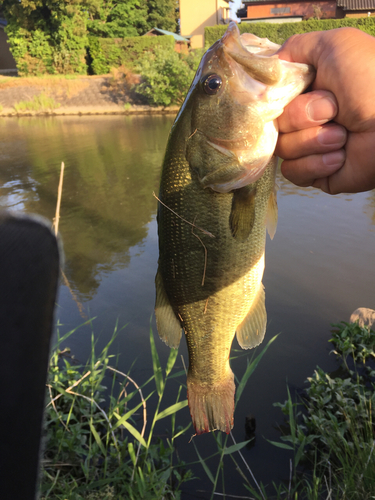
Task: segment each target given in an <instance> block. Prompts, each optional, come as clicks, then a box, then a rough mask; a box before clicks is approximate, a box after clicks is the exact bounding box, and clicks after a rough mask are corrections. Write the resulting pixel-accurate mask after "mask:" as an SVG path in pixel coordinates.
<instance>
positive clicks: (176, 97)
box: [136, 48, 202, 106]
mask: <svg viewBox="0 0 375 500" xmlns="http://www.w3.org/2000/svg"><path fill="white" fill-rule="evenodd" d="M201 57H202V51H200V50H199V51H191V52H190V53H189V54H188V55H185V54H178V53H177V52H175V51H173V50H165V49H164V50H163V49H162V48H160V49H159V50H157V51H155V53H150V52H149V53H145V54H144V56H143V58H142V59H141V60H140V63H139V65H138V67H136V71H138V72H139V73H140V74H141V76H142V83H141V84H140V85H138V86H137V87H136V91H137V93H139V94H141V95H142V96H144V97H146V99H147V100H148V103H149V104H150V105H152V106H169V105H171V104H181V103H182V102H183V100H184V99H185V96H186V94H187V91H188V90H189V87H190V84H191V82H192V80H193V78H194V75H195V72H196V70H197V67H198V65H199V62H200V59H201Z"/></svg>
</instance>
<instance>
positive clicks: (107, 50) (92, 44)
mask: <svg viewBox="0 0 375 500" xmlns="http://www.w3.org/2000/svg"><path fill="white" fill-rule="evenodd" d="M174 43H175V42H174V38H173V36H169V35H166V36H158V37H154V36H145V37H143V36H142V37H141V36H134V37H127V38H96V37H89V54H90V58H91V72H92V73H93V74H94V75H104V74H107V73H109V71H110V69H111V67H116V68H118V67H119V66H125V67H126V68H129V69H132V68H133V67H134V64H135V63H137V62H138V61H139V59H140V58H141V57H142V56H143V54H144V53H145V52H147V53H151V54H153V53H154V52H155V50H156V48H159V47H160V48H162V49H164V50H168V49H169V50H171V51H172V50H173V49H174Z"/></svg>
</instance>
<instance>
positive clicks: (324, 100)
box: [278, 90, 338, 133]
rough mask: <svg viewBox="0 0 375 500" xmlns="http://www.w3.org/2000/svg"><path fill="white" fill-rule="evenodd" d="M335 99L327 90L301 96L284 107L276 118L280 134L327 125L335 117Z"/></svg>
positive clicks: (336, 106)
mask: <svg viewBox="0 0 375 500" xmlns="http://www.w3.org/2000/svg"><path fill="white" fill-rule="evenodd" d="M337 110H338V105H337V101H336V97H335V96H334V95H333V94H332V92H329V91H328V90H316V91H314V92H308V93H307V94H302V95H300V96H298V97H296V98H295V99H293V101H292V102H291V103H290V104H288V106H286V107H285V109H284V112H283V114H282V115H281V116H280V117H279V118H278V124H279V130H280V132H283V133H285V132H293V131H295V130H301V129H306V128H310V127H315V126H317V125H322V124H323V123H327V122H328V121H330V120H333V118H334V117H335V116H336V114H337Z"/></svg>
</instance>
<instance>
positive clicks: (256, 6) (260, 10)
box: [237, 0, 375, 23]
mask: <svg viewBox="0 0 375 500" xmlns="http://www.w3.org/2000/svg"><path fill="white" fill-rule="evenodd" d="M374 15H375V0H315V1H314V0H313V1H306V0H279V1H277V0H252V1H248V2H244V6H243V7H242V8H241V9H239V10H238V11H237V16H238V17H240V18H241V21H242V22H260V21H265V22H267V23H270V22H271V23H272V22H273V23H286V22H289V23H290V22H297V21H302V20H306V19H310V18H316V19H337V18H343V17H367V16H374Z"/></svg>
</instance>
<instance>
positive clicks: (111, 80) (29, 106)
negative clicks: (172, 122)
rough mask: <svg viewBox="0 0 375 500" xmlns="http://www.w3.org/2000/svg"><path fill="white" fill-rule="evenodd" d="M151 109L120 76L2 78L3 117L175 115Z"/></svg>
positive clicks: (0, 101) (171, 111) (167, 110)
mask: <svg viewBox="0 0 375 500" xmlns="http://www.w3.org/2000/svg"><path fill="white" fill-rule="evenodd" d="M178 109H179V107H178V106H169V107H163V106H148V105H146V104H144V103H142V101H141V100H140V99H139V98H137V96H135V95H134V94H132V93H131V91H130V90H129V86H128V84H127V82H126V81H125V79H124V78H122V77H121V75H103V76H74V77H73V76H68V77H62V76H48V77H29V78H17V77H7V76H4V77H1V78H0V116H37V115H117V114H124V115H130V114H176V113H177V111H178Z"/></svg>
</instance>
